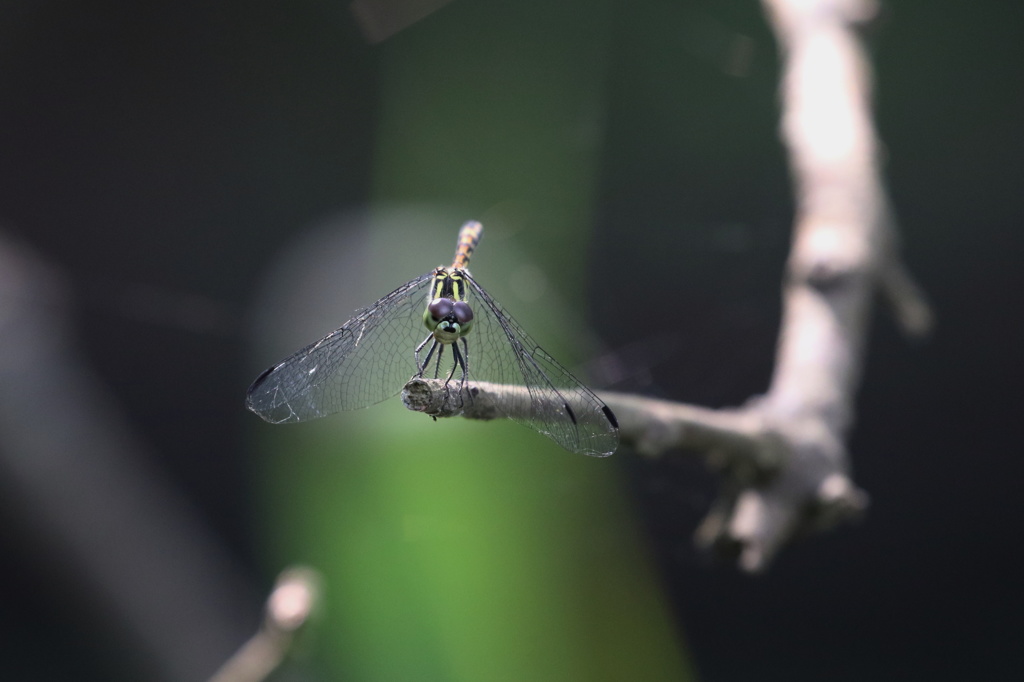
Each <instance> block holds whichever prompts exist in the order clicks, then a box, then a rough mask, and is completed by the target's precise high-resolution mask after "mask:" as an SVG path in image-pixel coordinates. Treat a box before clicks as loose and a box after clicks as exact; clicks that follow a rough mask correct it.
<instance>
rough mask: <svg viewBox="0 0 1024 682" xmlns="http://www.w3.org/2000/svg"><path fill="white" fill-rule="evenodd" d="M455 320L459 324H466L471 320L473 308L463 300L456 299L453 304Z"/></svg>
mask: <svg viewBox="0 0 1024 682" xmlns="http://www.w3.org/2000/svg"><path fill="white" fill-rule="evenodd" d="M453 312H454V313H455V321H456V322H458V323H459V324H461V325H467V324H469V323H470V322H472V321H473V309H472V308H470V307H469V304H468V303H466V302H465V301H457V302H456V303H455V305H454V306H453Z"/></svg>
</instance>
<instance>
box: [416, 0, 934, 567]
mask: <svg viewBox="0 0 1024 682" xmlns="http://www.w3.org/2000/svg"><path fill="white" fill-rule="evenodd" d="M763 4H764V6H765V10H766V13H767V15H768V17H769V20H770V23H771V26H772V28H773V30H774V32H775V35H776V37H777V39H778V42H779V47H780V50H781V52H782V56H783V63H784V67H783V68H784V72H783V76H782V85H781V95H782V125H781V128H782V137H783V140H784V142H785V144H786V147H787V149H788V152H789V158H790V166H791V171H792V175H793V183H794V189H795V193H796V205H797V214H796V220H795V225H794V236H793V245H792V249H791V252H790V256H789V260H788V263H787V267H786V274H785V282H784V285H783V315H782V323H781V330H780V336H779V342H778V349H777V354H776V363H775V371H774V375H773V377H772V381H771V385H770V387H769V389H768V391H767V393H766V394H765V395H764V396H760V397H758V398H756V399H753V400H751V401H750V402H749V403H748V404H747V405H745V406H743V407H740V408H736V409H726V410H711V409H707V408H702V407H696V406H691V405H683V404H679V403H673V402H668V401H663V400H653V399H650V398H644V397H640V396H635V395H624V394H617V393H603V394H602V396H601V397H602V398H603V399H604V400H605V402H606V403H607V404H608V406H609V407H611V409H612V410H613V411H614V412H615V413H616V415H617V417H618V420H619V424H620V435H621V437H622V441H623V443H625V444H627V445H629V446H631V447H632V448H633V449H635V450H637V451H639V452H641V453H644V454H648V455H659V454H662V453H665V452H667V451H669V450H674V449H687V450H698V451H700V452H702V453H704V454H705V455H706V456H707V457H708V458H709V461H710V462H711V463H712V464H714V465H715V466H716V467H718V468H719V469H720V470H721V473H722V488H721V493H720V495H719V498H718V499H717V500H716V501H715V503H714V504H713V505H712V509H711V511H710V512H709V513H708V516H707V517H706V518H705V520H704V521H703V522H702V524H701V526H700V528H699V529H698V531H697V534H696V537H697V541H698V543H699V544H700V545H703V546H708V547H714V548H716V549H718V550H719V551H721V552H723V553H726V554H728V555H731V556H734V557H736V559H737V560H738V563H739V565H740V567H741V568H743V569H744V570H747V571H751V572H753V571H758V570H762V569H763V568H765V567H766V566H767V565H768V563H769V562H770V560H771V559H772V557H773V556H774V555H775V553H776V552H777V551H778V550H779V549H780V548H781V547H782V546H783V545H784V544H785V543H786V542H787V541H789V540H790V539H792V538H793V537H794V536H797V535H802V534H804V533H805V532H808V531H813V530H821V529H824V528H828V527H831V526H832V525H834V524H836V523H838V522H839V521H842V520H844V519H849V518H851V517H854V516H856V515H858V514H859V513H861V512H862V511H863V510H864V509H865V508H866V507H867V503H868V498H867V495H866V494H865V493H864V492H863V491H862V490H860V489H859V488H857V487H856V486H855V485H854V483H853V482H852V480H851V479H850V476H849V453H848V451H847V449H846V442H845V441H846V437H847V435H848V431H849V429H850V427H851V425H852V423H853V399H854V395H855V393H856V390H857V387H858V384H859V381H860V378H861V374H862V369H863V357H864V344H865V340H866V337H867V330H868V321H869V319H868V318H869V312H870V308H871V305H872V302H873V300H874V297H875V294H876V293H881V294H883V296H884V298H885V299H886V300H887V302H888V303H889V304H890V306H891V307H892V309H893V311H894V314H895V317H896V319H897V322H898V323H899V324H900V326H901V327H902V328H903V329H904V331H905V332H907V333H908V334H909V335H924V334H925V333H927V332H928V330H929V329H930V327H931V324H932V313H931V309H930V307H929V305H928V303H927V301H926V300H925V299H924V297H923V295H922V294H921V292H920V289H919V288H918V287H917V285H916V284H915V283H914V282H913V280H912V278H911V277H910V275H909V273H908V272H907V270H906V268H905V266H904V265H903V263H902V261H901V260H900V258H899V254H898V249H897V240H896V236H895V227H894V220H893V217H892V215H891V212H890V210H889V202H888V199H887V197H886V193H885V190H884V187H883V183H882V179H881V172H880V168H879V166H880V162H879V154H878V146H879V143H878V139H877V136H876V133H875V130H874V126H873V124H872V117H871V73H870V68H869V64H868V60H867V56H866V53H865V50H864V47H863V44H862V41H861V39H860V36H859V35H858V30H859V28H860V27H861V26H862V25H863V24H864V23H865V22H867V21H869V20H870V19H871V18H872V17H873V16H874V15H875V13H876V11H877V6H876V3H875V2H874V1H873V0H763ZM410 386H412V384H410ZM407 388H409V387H408V386H407ZM462 388H463V390H471V391H479V392H478V393H476V392H474V394H473V395H474V396H475V399H474V400H473V401H472V402H471V403H467V404H469V405H470V406H471V407H470V408H469V411H467V410H465V409H459V410H455V411H448V412H446V411H445V409H444V405H451V404H459V405H462V404H463V403H462V402H459V401H458V400H453V399H452V398H453V396H452V395H450V394H451V392H452V391H455V392H456V393H457V392H458V391H459V390H460V387H459V386H458V385H455V384H453V385H452V386H449V387H444V386H443V385H442V384H441V382H423V381H420V382H419V384H418V385H416V386H414V387H413V389H414V391H413V393H414V394H415V395H417V396H418V397H417V398H416V399H417V400H418V401H419V404H420V405H421V406H423V405H426V406H431V405H432V406H433V407H432V408H431V409H421V408H416V407H413V409H421V411H427V412H428V413H431V414H434V415H435V416H454V414H456V413H457V414H461V415H463V416H467V417H472V418H477V419H488V418H492V417H494V416H498V415H500V414H503V409H502V408H503V407H504V406H505V403H504V402H503V401H504V400H506V399H507V400H508V402H509V403H511V404H514V405H518V406H520V407H521V406H523V405H528V402H527V401H523V400H522V398H521V397H518V398H517V397H516V396H509V395H506V394H507V392H508V391H509V390H515V387H500V386H498V387H496V386H494V385H485V384H475V383H474V384H469V385H468V386H467V387H462ZM432 401H433V402H432ZM431 410H433V411H431Z"/></svg>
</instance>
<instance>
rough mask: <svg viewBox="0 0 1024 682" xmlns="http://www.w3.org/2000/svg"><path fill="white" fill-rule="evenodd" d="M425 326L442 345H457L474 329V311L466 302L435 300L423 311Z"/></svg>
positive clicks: (447, 299) (446, 299)
mask: <svg viewBox="0 0 1024 682" xmlns="http://www.w3.org/2000/svg"><path fill="white" fill-rule="evenodd" d="M423 324H425V325H426V326H427V329H429V330H430V331H431V332H433V333H434V338H436V339H437V340H438V341H440V342H441V343H455V342H456V341H458V340H459V339H460V338H461V337H463V336H465V335H466V334H468V333H469V330H470V329H472V327H473V309H472V308H470V307H469V304H468V303H466V302H465V301H453V300H452V299H450V298H435V299H434V300H433V301H431V302H430V303H429V304H428V305H427V309H426V310H425V311H423Z"/></svg>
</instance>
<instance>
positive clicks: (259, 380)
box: [245, 365, 277, 398]
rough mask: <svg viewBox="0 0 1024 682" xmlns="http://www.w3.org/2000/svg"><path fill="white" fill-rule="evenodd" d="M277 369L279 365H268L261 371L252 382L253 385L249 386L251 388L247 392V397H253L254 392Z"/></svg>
mask: <svg viewBox="0 0 1024 682" xmlns="http://www.w3.org/2000/svg"><path fill="white" fill-rule="evenodd" d="M275 369H277V365H274V366H273V367H268V368H267V369H265V370H263V371H262V372H260V375H259V376H258V377H256V380H255V381H253V382H252V385H251V386H249V390H248V391H246V392H245V396H246V398H251V397H252V394H253V393H255V392H256V391H257V390H259V387H260V386H262V385H263V382H264V381H266V380H267V377H268V376H270V374H271V373H272V372H273V371H274V370H275Z"/></svg>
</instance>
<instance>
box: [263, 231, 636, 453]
mask: <svg viewBox="0 0 1024 682" xmlns="http://www.w3.org/2000/svg"><path fill="white" fill-rule="evenodd" d="M482 233H483V226H482V225H481V224H480V223H479V222H476V221H470V222H467V223H466V224H464V225H463V226H462V228H461V230H460V231H459V237H458V242H457V245H456V250H455V258H454V260H453V261H452V264H451V265H450V266H439V267H437V268H435V269H434V270H431V271H430V272H427V273H425V274H423V275H420V276H419V277H416V278H415V279H412V280H410V281H408V282H406V283H405V284H403V285H402V286H400V287H398V288H397V289H395V290H394V291H392V292H391V293H390V294H388V295H387V296H384V297H383V298H381V299H380V300H378V301H377V302H376V303H374V304H373V305H371V306H369V307H367V308H364V309H362V310H359V311H357V312H356V313H355V314H354V315H353V316H352V318H351V319H350V320H348V322H346V323H345V324H343V325H342V326H341V327H339V328H338V329H336V330H334V331H333V332H331V333H330V334H328V335H327V336H325V337H324V338H322V339H320V340H319V341H317V342H315V343H312V344H310V345H308V346H306V347H305V348H303V349H301V350H299V351H298V352H296V353H294V354H292V355H291V356H289V357H288V358H286V359H284V360H282V361H281V362H279V363H278V364H276V365H274V366H273V367H270V368H269V369H267V370H266V371H264V372H263V373H262V374H260V375H259V376H258V377H257V378H256V380H255V381H254V382H253V384H252V386H250V387H249V391H248V394H247V396H246V406H247V407H248V408H249V409H250V410H252V411H253V412H255V413H256V414H258V415H259V416H260V417H262V418H263V419H264V420H266V421H268V422H271V423H273V424H283V423H291V422H304V421H308V420H311V419H317V418H320V417H325V416H327V415H330V414H334V413H336V412H340V411H346V410H357V409H361V408H364V407H369V406H370V405H374V404H376V403H379V402H381V401H383V400H385V399H387V398H390V397H392V396H394V395H395V394H397V393H398V392H399V391H400V390H401V389H402V387H403V385H405V384H407V383H408V382H409V381H410V380H411V379H417V378H419V379H424V378H426V379H431V378H432V379H435V380H443V382H444V386H445V388H447V387H448V384H449V383H451V382H453V381H457V382H458V384H459V386H460V387H465V386H467V385H472V384H473V383H474V382H481V383H480V385H483V384H482V382H488V383H489V384H498V385H505V386H509V387H515V390H513V391H510V392H509V393H508V395H509V396H511V397H508V398H506V399H504V402H503V403H502V401H499V404H498V406H497V408H498V411H499V412H501V416H506V417H509V418H511V419H512V420H514V421H517V422H519V423H521V424H523V425H525V426H527V427H529V428H532V429H533V430H535V431H537V432H539V433H541V434H543V435H545V436H547V437H549V438H551V439H552V440H553V441H555V442H556V443H558V444H559V445H561V446H562V447H563V448H565V449H566V450H569V451H570V452H576V453H580V454H584V455H591V456H595V457H604V456H607V455H610V454H612V452H614V451H615V449H616V447H617V446H618V442H619V427H618V422H617V421H616V419H615V415H614V414H613V413H612V411H611V410H610V409H609V408H608V406H607V405H605V404H604V401H602V400H601V399H600V398H599V397H598V396H597V395H596V394H594V392H593V391H591V390H590V389H589V388H587V387H586V386H584V385H583V384H582V383H580V381H579V380H578V379H576V377H574V376H573V375H572V373H570V372H569V370H567V369H565V368H564V367H563V366H562V365H560V364H559V363H558V362H557V361H556V360H555V359H554V358H552V357H551V356H550V355H549V354H548V353H547V352H545V351H544V349H542V348H541V347H540V346H539V345H538V344H537V343H535V342H534V341H533V339H532V338H530V336H529V335H528V334H527V333H526V332H525V331H523V328H522V327H521V326H520V325H519V324H518V323H517V322H516V321H515V320H514V319H513V318H512V316H511V315H509V314H508V313H507V312H506V311H505V309H504V308H502V307H501V306H500V305H499V304H498V302H497V301H495V300H494V299H493V298H492V297H491V295H490V294H488V293H487V291H486V290H485V289H484V288H483V287H482V286H480V284H479V283H478V282H477V280H476V279H475V278H474V277H473V276H472V275H471V274H470V272H469V270H468V268H467V266H468V264H469V259H470V256H472V254H473V251H474V250H475V249H476V246H477V244H478V243H479V242H480V237H481V235H482ZM424 335H425V336H424ZM458 395H459V396H463V395H468V396H470V397H469V398H468V399H470V400H472V395H473V394H472V391H468V392H467V391H461V390H460V392H459V393H458Z"/></svg>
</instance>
